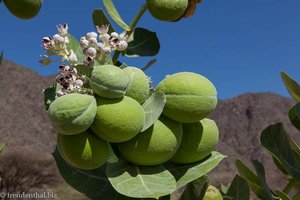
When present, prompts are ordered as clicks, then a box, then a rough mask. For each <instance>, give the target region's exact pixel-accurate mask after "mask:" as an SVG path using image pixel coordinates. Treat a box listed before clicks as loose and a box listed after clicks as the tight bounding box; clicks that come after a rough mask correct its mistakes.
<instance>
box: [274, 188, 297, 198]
mask: <svg viewBox="0 0 300 200" xmlns="http://www.w3.org/2000/svg"><path fill="white" fill-rule="evenodd" d="M275 193H276V195H277V196H279V197H280V199H281V200H293V199H292V198H291V197H289V196H288V195H287V194H285V193H284V192H282V191H280V190H275Z"/></svg>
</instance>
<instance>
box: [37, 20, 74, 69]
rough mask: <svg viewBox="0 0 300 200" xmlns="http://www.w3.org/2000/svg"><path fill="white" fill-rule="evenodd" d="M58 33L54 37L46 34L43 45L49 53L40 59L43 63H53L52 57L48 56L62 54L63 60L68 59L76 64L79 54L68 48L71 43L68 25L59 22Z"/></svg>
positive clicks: (72, 63)
mask: <svg viewBox="0 0 300 200" xmlns="http://www.w3.org/2000/svg"><path fill="white" fill-rule="evenodd" d="M57 32H58V33H57V34H55V35H53V37H50V36H46V37H43V39H42V47H43V48H44V49H45V50H47V55H43V56H42V60H41V61H40V63H41V64H43V65H48V64H50V63H51V59H50V58H49V57H48V56H52V55H59V56H62V60H63V61H64V60H67V61H68V62H69V63H70V64H71V65H75V64H77V62H78V59H77V56H76V55H75V53H74V52H73V51H72V50H68V49H67V45H68V44H69V38H68V25H67V24H63V25H62V24H59V25H58V26H57Z"/></svg>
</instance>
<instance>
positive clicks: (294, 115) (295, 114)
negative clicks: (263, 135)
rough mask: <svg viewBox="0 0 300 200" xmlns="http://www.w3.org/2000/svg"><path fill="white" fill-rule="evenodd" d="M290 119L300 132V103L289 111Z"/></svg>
mask: <svg viewBox="0 0 300 200" xmlns="http://www.w3.org/2000/svg"><path fill="white" fill-rule="evenodd" d="M289 118H290V121H291V122H292V124H293V125H294V126H295V127H296V128H297V129H298V130H300V103H297V104H296V105H295V106H293V107H292V108H291V109H290V111H289Z"/></svg>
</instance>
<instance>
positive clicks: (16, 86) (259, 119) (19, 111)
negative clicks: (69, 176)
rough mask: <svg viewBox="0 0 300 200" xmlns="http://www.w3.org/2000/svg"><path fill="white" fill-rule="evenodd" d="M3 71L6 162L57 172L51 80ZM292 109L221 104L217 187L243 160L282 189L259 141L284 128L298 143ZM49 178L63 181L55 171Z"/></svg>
mask: <svg viewBox="0 0 300 200" xmlns="http://www.w3.org/2000/svg"><path fill="white" fill-rule="evenodd" d="M0 69H1V72H0V85H1V89H0V91H1V95H0V141H1V142H5V143H7V144H8V145H7V148H6V149H5V151H4V154H2V155H3V156H2V157H5V156H4V155H5V154H10V153H11V152H13V153H15V154H19V155H21V156H22V155H24V156H29V157H31V158H32V157H34V159H32V160H33V161H31V162H30V163H32V164H34V163H33V162H39V163H41V162H42V161H45V160H46V161H47V162H46V161H45V163H47V166H48V168H49V166H53V167H50V168H49V170H50V169H51V170H54V171H55V170H56V168H55V164H54V161H53V159H52V157H51V155H50V153H51V152H52V151H53V149H54V145H55V133H54V131H53V129H52V128H51V125H50V123H49V120H48V119H47V115H46V112H45V110H44V107H43V94H42V90H43V88H46V87H47V86H49V85H50V84H51V82H53V80H54V79H53V77H52V78H51V79H50V78H47V77H43V76H41V75H38V74H37V73H35V72H33V71H32V70H30V69H27V68H24V67H22V66H19V65H16V64H14V63H12V62H9V61H4V63H3V64H2V65H0ZM294 103H295V102H294V101H293V100H291V99H289V98H286V97H282V96H279V95H276V94H273V93H259V94H244V95H241V96H238V97H235V98H232V99H228V100H223V101H220V102H219V104H218V106H217V109H216V110H215V112H214V113H213V114H212V115H211V118H212V119H214V120H215V121H216V122H217V124H218V126H219V129H220V144H219V146H218V150H219V151H221V152H222V153H223V154H226V155H227V156H228V158H227V159H226V160H225V161H223V162H222V163H221V165H220V167H218V169H216V170H215V171H214V172H213V173H211V177H212V178H213V180H214V182H216V183H224V184H227V183H228V182H229V181H230V180H231V179H232V178H233V176H234V174H235V173H236V169H235V165H234V162H235V160H236V159H237V158H239V159H242V160H243V161H246V162H248V163H249V161H250V160H251V159H258V160H261V161H263V162H264V163H265V164H266V167H267V169H268V170H267V174H268V181H269V182H270V183H271V185H281V184H282V183H283V180H282V179H281V176H280V175H278V174H279V173H278V171H277V170H276V168H275V167H274V165H273V164H272V162H271V161H270V156H269V155H268V154H267V153H266V152H265V150H263V149H262V148H261V147H260V145H259V140H258V137H259V134H260V132H261V131H262V130H263V129H264V128H265V127H267V126H268V125H269V124H272V123H276V122H284V124H285V127H286V129H287V130H288V131H289V132H290V133H291V135H292V136H293V137H294V138H295V139H296V140H297V141H298V142H300V136H299V133H297V131H296V130H295V128H293V127H292V125H291V124H290V123H289V121H288V117H287V112H288V110H289V108H290V107H291V106H292V105H293V104H294ZM0 162H1V163H2V161H0ZM1 165H2V164H1ZM0 171H1V167H0ZM50 174H56V176H59V175H58V173H57V170H56V172H51V173H50Z"/></svg>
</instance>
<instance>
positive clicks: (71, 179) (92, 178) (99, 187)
mask: <svg viewBox="0 0 300 200" xmlns="http://www.w3.org/2000/svg"><path fill="white" fill-rule="evenodd" d="M53 157H54V158H55V161H56V165H57V167H58V169H59V172H60V174H61V176H62V177H63V178H64V180H65V181H66V182H67V183H68V184H69V185H70V186H71V187H73V188H74V189H76V190H77V191H79V192H81V193H84V194H85V195H86V196H88V197H89V198H90V199H92V200H100V199H111V200H132V198H128V197H125V196H123V195H121V194H119V193H117V192H116V191H115V190H114V189H113V187H112V186H111V185H110V183H109V181H108V179H107V176H106V174H105V166H102V167H100V168H98V169H95V170H88V171H86V170H80V169H77V168H74V167H71V166H70V165H69V164H68V163H66V162H65V161H64V159H63V158H62V157H61V155H60V153H59V150H58V148H56V149H55V151H54V153H53Z"/></svg>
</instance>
